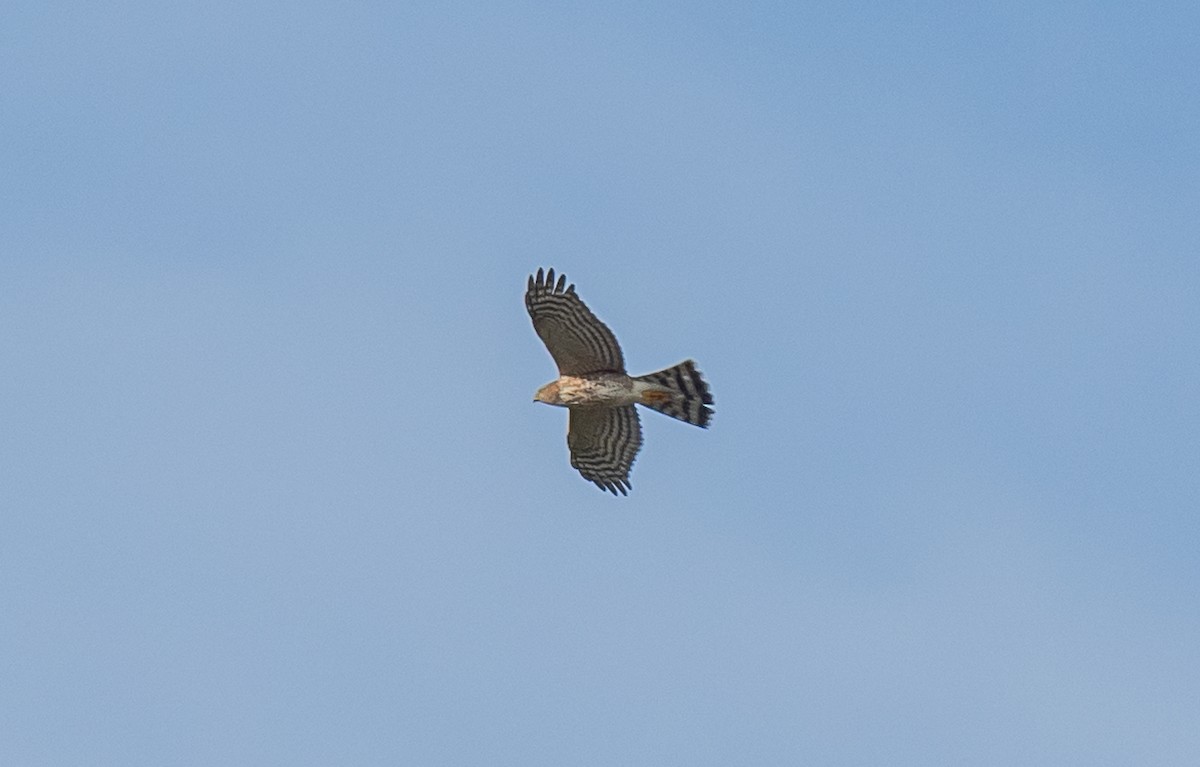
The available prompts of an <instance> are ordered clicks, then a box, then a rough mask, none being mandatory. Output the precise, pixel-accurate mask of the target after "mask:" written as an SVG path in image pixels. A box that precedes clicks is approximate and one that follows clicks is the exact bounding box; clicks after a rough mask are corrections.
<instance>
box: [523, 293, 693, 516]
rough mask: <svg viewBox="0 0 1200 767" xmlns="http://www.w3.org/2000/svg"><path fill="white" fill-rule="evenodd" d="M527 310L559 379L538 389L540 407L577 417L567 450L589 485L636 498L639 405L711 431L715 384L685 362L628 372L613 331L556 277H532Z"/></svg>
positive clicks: (570, 428)
mask: <svg viewBox="0 0 1200 767" xmlns="http://www.w3.org/2000/svg"><path fill="white" fill-rule="evenodd" d="M525 308H527V309H528V310H529V316H530V317H531V318H532V319H533V329H534V330H536V331H537V334H538V335H539V336H540V337H541V339H542V342H543V343H545V344H546V349H547V350H549V352H550V356H551V357H553V358H554V363H555V364H556V365H558V378H557V379H555V380H554V381H551V382H550V383H548V384H546V385H545V386H543V387H542V388H540V389H538V391H537V394H535V395H534V396H533V401H534V402H545V403H546V404H547V405H558V406H560V407H565V408H567V409H568V410H569V411H570V422H569V426H568V428H567V447H568V448H570V450H571V465H572V466H574V467H575V468H576V469H578V470H579V473H580V474H582V475H583V478H584V479H586V480H588V481H589V482H594V483H595V484H596V485H597V486H599V487H600V489H602V490H607V491H609V492H610V493H612V494H613V495H616V494H617V493H620V494H621V495H628V493H629V490H630V489H631V488H632V486H631V485H630V484H629V471H630V469H631V468H633V460H634V458H636V457H637V453H638V450H639V449H641V446H642V426H641V423H640V422H639V421H638V413H637V410H636V408H635V407H634V406H635V405H645V406H646V407H649V408H652V409H654V410H657V411H658V412H660V413H664V414H666V415H669V416H671V417H672V418H678V419H679V420H681V421H686V422H687V423H690V424H695V425H696V426H699V427H701V428H707V427H708V422H709V419H710V418H712V414H713V408H712V404H713V398H712V394H710V393H709V391H708V384H707V383H705V381H704V378H703V377H701V375H700V371H699V370H697V369H696V363H695V362H693V361H692V360H685V361H684V362H680V363H679V364H678V365H674V366H672V367H669V368H667V369H665V370H660V371H658V372H657V373H648V374H646V375H643V376H631V375H629V374H628V373H626V372H625V358H624V357H623V356H622V355H621V347H620V346H619V345H618V344H617V339H616V337H615V336H614V335H613V333H612V331H611V330H609V329H608V326H607V325H605V324H604V323H603V322H601V321H600V320H599V319H597V318H596V315H594V314H592V312H591V310H590V309H588V308H587V306H586V305H585V304H584V303H583V300H582V299H581V298H580V297H579V296H578V295H576V293H575V286H574V285H568V284H567V278H566V276H565V275H559V276H558V280H557V282H556V281H555V277H554V270H553V269H550V270H549V271H546V272H543V271H542V270H541V269H538V270H537V274H536V275H530V277H529V285H528V288H527V289H526V291H525Z"/></svg>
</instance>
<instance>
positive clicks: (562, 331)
mask: <svg viewBox="0 0 1200 767" xmlns="http://www.w3.org/2000/svg"><path fill="white" fill-rule="evenodd" d="M525 308H527V309H528V310H529V316H530V318H532V319H533V329H534V330H536V331H537V334H538V336H540V337H541V339H542V343H544V344H546V349H548V350H549V352H550V356H551V357H553V358H554V363H555V364H556V365H558V372H559V375H570V376H576V375H584V374H587V373H601V372H611V373H624V372H625V358H624V357H623V356H622V355H621V347H620V345H619V344H618V343H617V339H616V336H614V335H613V333H612V331H611V330H609V329H608V326H607V325H605V324H604V323H603V322H601V321H600V320H599V319H597V318H596V315H594V314H592V312H591V310H590V309H588V308H587V305H586V304H584V303H583V300H582V299H581V298H580V297H579V296H578V295H576V294H575V286H574V285H568V284H567V278H566V275H559V276H558V281H557V282H556V281H555V277H554V270H553V269H551V270H549V271H548V272H543V271H542V270H541V269H538V270H537V275H531V276H530V277H529V286H528V289H527V290H526V291H525Z"/></svg>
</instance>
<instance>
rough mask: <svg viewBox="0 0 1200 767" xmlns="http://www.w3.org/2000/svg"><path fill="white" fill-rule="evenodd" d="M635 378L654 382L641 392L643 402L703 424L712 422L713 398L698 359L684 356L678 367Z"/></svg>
mask: <svg viewBox="0 0 1200 767" xmlns="http://www.w3.org/2000/svg"><path fill="white" fill-rule="evenodd" d="M634 380H636V381H640V382H642V383H646V384H650V386H649V387H647V388H646V389H645V390H644V391H643V392H642V394H641V402H642V404H643V405H645V406H646V407H651V408H654V409H655V410H657V411H658V412H660V413H663V414H665V415H669V416H671V417H672V418H678V419H679V420H681V421H687V422H688V423H691V424H695V425H696V426H700V427H702V428H703V427H707V426H708V421H709V419H711V418H712V414H713V408H712V407H711V406H712V404H713V398H712V394H711V393H709V391H708V384H707V383H706V382H705V380H704V378H703V377H702V376H701V375H700V371H699V370H697V369H696V363H695V362H692V361H691V360H684V361H683V362H680V363H679V364H678V365H676V366H674V367H669V368H667V369H666V370H660V371H658V372H657V373H647V374H646V375H644V376H638V377H637V378H635V379H634Z"/></svg>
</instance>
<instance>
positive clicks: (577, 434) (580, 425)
mask: <svg viewBox="0 0 1200 767" xmlns="http://www.w3.org/2000/svg"><path fill="white" fill-rule="evenodd" d="M567 447H569V448H570V449H571V465H572V466H574V467H575V468H576V469H578V470H579V473H580V474H582V475H583V478H584V479H586V480H588V481H589V482H594V483H595V484H596V485H597V486H599V487H600V489H602V490H607V491H608V492H610V493H612V494H613V495H616V494H617V493H620V494H621V495H628V494H629V490H630V489H631V488H632V485H630V484H629V471H630V469H632V468H633V461H634V459H635V458H636V457H637V454H638V450H639V449H641V447H642V425H641V422H640V421H638V414H637V410H636V409H635V408H634V406H633V405H625V406H624V407H597V408H592V407H573V408H571V423H570V427H569V428H568V430H567Z"/></svg>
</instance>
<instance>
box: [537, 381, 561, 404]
mask: <svg viewBox="0 0 1200 767" xmlns="http://www.w3.org/2000/svg"><path fill="white" fill-rule="evenodd" d="M533 401H534V402H545V403H546V404H547V405H561V404H562V400H561V399H559V396H558V381H551V382H550V383H548V384H546V385H545V386H543V387H542V388H540V389H538V390H537V394H534V395H533Z"/></svg>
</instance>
